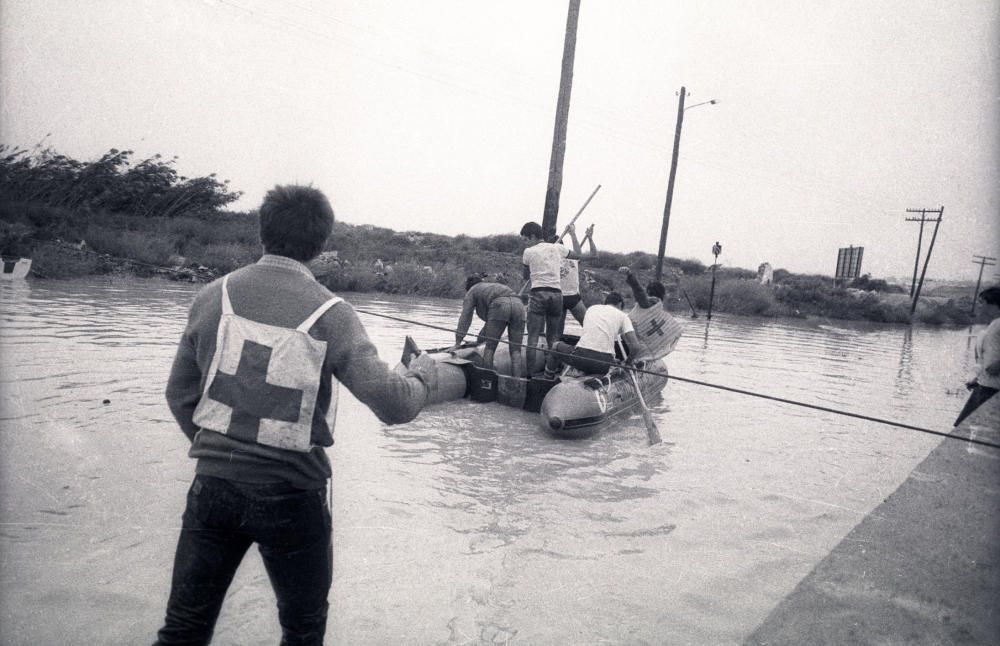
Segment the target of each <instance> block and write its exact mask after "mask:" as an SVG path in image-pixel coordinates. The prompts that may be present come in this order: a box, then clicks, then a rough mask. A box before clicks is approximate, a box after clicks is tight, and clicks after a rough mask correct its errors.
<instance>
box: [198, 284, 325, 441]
mask: <svg viewBox="0 0 1000 646" xmlns="http://www.w3.org/2000/svg"><path fill="white" fill-rule="evenodd" d="M228 282H229V276H228V275H227V276H226V277H225V278H223V279H222V318H221V319H220V320H219V330H218V334H217V335H216V342H215V356H213V357H212V363H211V366H210V367H209V369H208V378H207V379H206V380H205V388H204V390H203V391H202V393H201V400H200V401H199V402H198V406H197V407H196V408H195V411H194V418H193V419H194V423H195V424H197V425H198V426H200V427H201V428H203V429H209V430H212V431H216V432H218V433H223V434H226V435H229V436H231V437H233V438H235V439H238V440H242V441H245V442H255V443H257V444H263V445H265V446H273V447H277V448H280V449H288V450H292V451H301V452H307V451H309V450H310V449H311V448H312V447H313V446H314V445H315V442H314V441H313V437H312V421H313V414H314V412H315V408H316V397H317V394H318V392H319V385H320V376H321V374H322V370H323V361H324V359H325V358H326V341H320V340H318V339H314V338H313V337H311V336H309V329H310V328H311V327H312V326H313V325H314V324H315V323H316V321H317V320H319V318H320V317H321V316H323V314H325V313H326V311H327V310H328V309H330V308H331V307H333V306H334V305H336V304H337V303H339V302H341V300H343V299H341V298H340V297H337V296H334V297H333V298H331V299H330V300H328V301H326V302H325V303H323V304H322V305H320V306H319V308H317V309H316V311H314V312H313V313H312V314H311V315H310V316H309V318H307V319H306V320H305V321H303V322H302V324H301V325H299V326H298V327H297V328H295V329H292V328H286V327H280V326H275V325H266V324H264V323H258V322H257V321H252V320H250V319H247V318H243V317H241V316H237V315H236V314H235V313H234V312H233V305H232V302H231V301H230V300H229V289H228ZM336 415H337V380H336V379H333V378H332V382H331V393H330V408H329V410H328V411H327V414H326V421H327V425H328V427H329V429H330V433H331V434H332V433H333V426H334V422H335V420H336Z"/></svg>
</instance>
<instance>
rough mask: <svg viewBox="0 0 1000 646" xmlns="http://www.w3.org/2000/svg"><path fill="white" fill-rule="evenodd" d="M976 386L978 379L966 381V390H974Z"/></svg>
mask: <svg viewBox="0 0 1000 646" xmlns="http://www.w3.org/2000/svg"><path fill="white" fill-rule="evenodd" d="M975 387H976V380H975V379H973V380H972V381H967V382H965V389H966V390H972V389H973V388H975Z"/></svg>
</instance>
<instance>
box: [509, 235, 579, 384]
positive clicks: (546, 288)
mask: <svg viewBox="0 0 1000 646" xmlns="http://www.w3.org/2000/svg"><path fill="white" fill-rule="evenodd" d="M521 237H522V238H524V239H525V240H527V241H528V243H529V245H530V246H529V247H528V248H526V249H525V250H524V254H523V255H522V257H521V262H522V263H524V280H525V281H530V282H531V291H530V292H529V297H528V300H527V301H526V303H527V305H528V344H527V345H528V348H527V350H525V363H526V365H527V366H528V372H529V374H530V371H531V369H532V367H533V366H534V361H535V353H536V352H537V350H536V345H537V344H538V337H539V336H541V335H542V334H543V333H544V334H545V340H546V342H547V343H548V347H549V348H552V347H553V346H554V345H555V343H556V341H558V340H559V335H560V334H561V332H562V319H563V316H565V311H564V310H563V303H562V279H561V277H560V269H561V267H562V261H563V259H564V258H571V259H577V260H578V259H579V258H580V255H579V254H577V253H575V252H573V251H570V250H569V249H567V248H566V247H564V246H563V245H561V244H558V243H553V242H545V234H544V233H543V231H542V226H541V225H540V224H538V223H537V222H527V223H525V225H524V226H523V227H521ZM524 298H525V297H524V295H522V300H524ZM557 366H558V360H557V359H556V357H554V356H553V355H552V354H548V355H547V356H546V358H545V378H547V379H554V378H555V376H556V368H557Z"/></svg>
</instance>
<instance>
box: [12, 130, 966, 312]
mask: <svg viewBox="0 0 1000 646" xmlns="http://www.w3.org/2000/svg"><path fill="white" fill-rule="evenodd" d="M131 154H132V152H131V151H117V150H112V151H109V152H108V153H107V154H105V155H103V156H102V157H100V158H99V159H98V160H96V161H93V162H77V161H75V160H71V159H68V158H66V157H64V156H61V155H56V154H55V153H54V152H52V151H48V150H45V151H42V152H36V153H34V154H29V153H27V152H26V151H23V150H20V149H11V148H10V147H7V146H3V145H0V195H2V196H3V197H2V198H0V253H2V254H4V255H8V256H30V257H32V258H33V259H34V262H33V265H32V269H33V271H34V273H35V274H36V275H41V276H46V277H73V276H80V275H86V274H90V273H104V272H111V271H127V272H132V273H139V274H144V273H163V269H162V268H164V267H170V268H173V269H171V270H170V271H174V273H173V274H168V275H178V276H181V277H184V278H185V279H190V280H206V279H210V278H212V277H213V276H216V275H220V274H222V273H225V272H228V271H231V270H232V269H235V268H237V267H240V266H243V265H246V264H249V263H251V262H253V261H254V260H256V258H257V257H258V256H259V255H260V252H261V249H260V244H259V242H258V238H257V218H256V216H255V214H253V213H236V212H228V211H223V210H221V207H222V206H224V205H226V204H229V203H231V202H232V201H233V200H235V199H236V198H237V197H238V196H239V195H240V194H239V193H238V192H230V191H229V189H228V187H227V184H226V182H221V183H220V182H218V181H217V180H216V179H215V177H214V175H210V176H209V177H203V178H193V179H189V178H187V177H183V176H179V175H178V173H177V172H176V170H175V169H174V165H175V161H176V158H174V159H171V160H169V161H164V160H163V159H162V158H161V157H160V156H154V157H152V158H150V159H147V160H143V161H141V162H138V163H135V164H134V163H132V162H131ZM523 248H524V246H523V242H522V241H521V239H520V237H519V236H518V235H516V234H513V233H508V234H497V235H491V236H486V237H482V238H472V237H469V236H464V235H460V236H454V237H452V236H445V235H439V234H432V233H414V232H405V233H401V232H397V231H393V230H391V229H386V228H382V227H374V226H370V225H351V224H347V223H344V222H339V221H338V222H337V223H336V224H335V226H334V231H333V235H332V236H331V238H330V240H329V242H328V244H327V245H326V249H327V250H331V251H332V250H336V251H337V252H338V254H339V259H340V261H339V263H338V267H337V269H336V270H335V271H331V272H329V273H327V274H326V275H325V276H323V277H322V280H323V282H324V283H325V284H327V285H328V286H329V287H331V288H332V289H334V290H336V291H358V292H373V291H377V292H385V293H391V294H417V295H423V296H441V297H447V298H459V297H461V296H462V295H463V292H464V290H463V285H464V279H465V276H466V275H468V274H473V273H480V274H484V275H486V276H488V277H489V278H490V279H491V280H496V281H499V282H503V283H506V284H507V285H509V286H510V287H512V288H513V289H515V290H519V289H520V288H521V284H522V278H521V275H522V274H521V256H520V252H521V251H522V249H523ZM621 266H629V267H631V268H632V270H633V271H634V272H636V273H637V274H638V275H639V277H640V281H641V282H642V283H646V282H647V281H649V280H650V279H651V278H652V276H653V272H654V271H655V266H656V257H655V256H654V255H652V254H649V253H644V252H638V251H636V252H632V253H628V254H621V253H613V252H607V251H602V252H599V253H597V254H596V255H595V256H588V257H587V259H586V260H585V261H583V262H581V264H580V269H581V275H580V288H581V292H582V294H583V299H584V302H585V303H587V304H588V305H590V304H594V303H599V302H602V301H603V299H604V296H605V295H606V294H607V293H608V292H609V291H611V290H617V291H619V292H622V293H625V294H627V293H628V291H629V290H628V287H627V286H626V285H625V282H624V278H623V277H622V276H621V274H619V273H618V271H617V270H618V268H619V267H621ZM180 269H182V271H177V270H180ZM755 278H756V273H755V272H753V271H750V270H747V269H741V268H730V267H721V268H719V269H718V271H717V274H716V279H717V280H716V286H715V299H714V303H713V311H714V312H719V313H727V314H736V315H747V316H821V317H825V318H840V319H865V320H874V321H881V322H905V321H907V320H908V318H909V303H908V301H907V300H906V299H905V298H903V299H902V300H900V299H899V298H887V294H888V295H889V296H897V297H900V296H903V295H902V294H892V293H891V292H900V291H903V290H902V289H901V288H898V287H895V286H892V285H889V284H887V283H886V282H885V281H882V280H878V279H871V277H869V276H863V277H862V278H859V279H858V280H856V281H855V282H854V283H853V284H852V285H851V286H850V289H845V288H843V287H839V286H837V285H836V284H835V283H834V281H833V279H832V278H830V277H826V276H811V275H798V274H792V273H790V272H788V271H785V270H783V269H777V270H775V271H774V283H773V284H772V285H769V286H764V285H760V284H759V283H758V282H757V281H756V280H755ZM663 282H664V283H665V284H666V285H667V288H668V298H667V300H666V305H667V307H668V308H670V309H671V310H674V311H677V312H679V313H683V312H689V311H690V307H689V305H688V298H689V299H690V300H691V302H692V304H693V305H694V306H695V307H696V308H697V309H698V310H700V311H704V310H706V309H707V308H708V301H709V294H710V291H711V271H710V269H709V268H707V267H706V266H705V265H704V264H703V263H702V262H701V261H699V260H696V259H677V258H667V259H666V262H665V263H664V276H663ZM685 294H686V297H685ZM970 303H971V301H970V300H969V299H964V300H962V299H958V300H947V299H922V301H921V304H920V307H919V308H918V309H917V313H916V315H917V319H918V320H921V321H924V322H927V323H933V324H967V323H968V322H969V315H968V313H967V311H968V309H969V305H970ZM981 316H982V315H980V318H981Z"/></svg>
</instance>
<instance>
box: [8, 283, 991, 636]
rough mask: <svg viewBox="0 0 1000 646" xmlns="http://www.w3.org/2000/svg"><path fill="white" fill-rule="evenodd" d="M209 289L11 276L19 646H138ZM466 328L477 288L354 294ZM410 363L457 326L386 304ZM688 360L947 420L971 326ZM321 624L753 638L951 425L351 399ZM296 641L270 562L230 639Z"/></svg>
mask: <svg viewBox="0 0 1000 646" xmlns="http://www.w3.org/2000/svg"><path fill="white" fill-rule="evenodd" d="M195 289H196V288H195V287H194V286H189V285H180V284H174V283H168V282H161V281H143V280H136V279H128V280H124V279H88V280H76V281H67V282H63V281H28V282H20V283H3V284H0V296H2V301H0V306H2V325H0V352H2V365H3V371H2V375H0V379H2V382H0V383H2V391H0V395H2V399H0V404H2V406H0V421H2V430H0V486H2V488H0V643H3V644H25V645H28V644H31V645H35V644H61V643H86V644H141V643H150V642H152V640H153V637H154V634H155V631H156V629H157V628H158V627H159V625H160V621H161V619H162V616H163V611H164V607H165V602H166V595H167V592H168V586H169V579H170V568H171V564H172V560H173V550H174V546H175V543H176V539H177V533H178V525H179V519H180V515H181V511H182V509H183V504H184V496H185V492H186V490H187V487H188V485H189V482H190V479H191V477H192V474H193V469H194V465H193V461H192V460H190V459H189V458H187V456H186V449H187V440H186V438H185V437H184V436H183V434H182V433H181V432H180V430H178V429H177V427H176V425H175V423H174V422H173V420H172V418H171V416H170V413H169V411H168V409H167V406H166V404H165V402H164V399H163V394H162V393H163V388H164V385H165V382H166V378H167V374H168V372H169V368H170V362H171V359H172V356H173V352H174V346H175V344H176V342H177V340H178V338H179V336H180V334H181V330H182V328H183V325H184V319H185V313H186V309H187V305H188V303H189V302H190V300H191V298H192V296H193V294H194V292H195ZM347 296H348V300H350V301H351V302H352V303H353V304H354V305H355V306H356V307H357V308H358V309H360V310H365V311H369V312H376V313H384V314H389V315H392V316H400V317H403V318H407V319H414V320H417V321H420V322H423V323H429V324H433V325H438V326H442V327H445V328H450V327H452V326H453V324H454V322H455V320H456V319H457V315H458V302H457V301H447V300H431V301H426V300H424V301H420V300H417V299H413V298H394V297H393V298H390V297H385V296H362V295H347ZM361 317H362V320H363V321H364V323H365V325H366V326H367V328H368V330H369V333H370V335H371V337H372V339H373V340H374V342H375V343H376V345H377V346H378V348H379V352H380V354H381V355H382V356H383V358H384V359H386V360H387V361H388V362H389V363H390V364H394V363H396V361H397V360H398V357H399V353H400V351H401V349H402V342H403V337H404V335H406V334H411V335H412V336H414V337H415V338H416V340H417V341H418V343H419V344H420V345H422V346H423V347H432V346H444V345H448V344H449V343H450V342H451V340H452V338H453V337H452V336H451V335H449V334H448V333H446V332H443V331H440V330H434V329H428V328H421V327H418V326H415V325H412V324H408V323H402V322H398V321H391V320H387V319H383V318H379V317H376V316H372V315H370V314H362V315H361ZM684 320H685V321H686V331H685V335H684V337H683V338H682V339H681V341H680V343H679V345H678V347H677V350H676V351H675V352H674V353H673V354H671V355H670V356H669V357H668V366H669V368H670V370H671V373H672V374H674V375H676V376H679V377H687V378H690V379H696V380H699V381H705V382H710V383H716V384H721V385H726V386H733V387H737V388H742V389H745V390H751V391H755V392H760V393H765V394H770V395H776V396H779V397H784V398H787V399H793V400H800V401H803V402H808V403H813V404H818V405H821V406H825V407H828V408H834V409H844V410H848V411H852V412H856V413H860V414H864V415H869V416H874V417H879V418H886V419H890V420H897V421H901V422H904V423H908V424H912V425H917V426H921V427H926V428H931V429H936V430H942V431H948V430H950V427H951V422H952V420H953V419H954V417H955V415H956V413H957V411H958V410H959V409H960V408H961V406H962V403H963V401H964V396H965V390H964V388H963V387H962V383H963V382H962V377H963V374H964V372H965V369H966V368H967V366H968V365H969V363H970V361H971V352H972V351H971V344H970V334H974V333H975V332H977V331H978V330H970V329H968V328H962V329H954V328H953V329H931V328H921V327H916V328H914V329H912V330H911V329H910V328H907V327H902V326H878V325H861V324H853V323H846V322H839V321H826V322H817V321H809V322H804V321H772V320H758V319H748V318H736V317H726V316H725V315H720V314H718V313H717V314H716V318H715V319H714V320H713V321H711V322H710V323H709V322H707V321H705V319H704V315H702V318H699V319H693V320H692V319H689V318H685V319H684ZM341 401H342V403H341V409H340V413H339V418H338V423H337V429H336V434H335V437H336V444H335V446H334V447H333V448H332V449H331V450H330V455H331V458H332V461H333V466H334V475H333V493H332V506H333V517H334V531H335V536H334V554H335V556H334V584H333V589H332V591H331V594H330V603H331V611H330V620H329V625H328V630H327V641H328V643H337V644H352V645H358V644H360V645H364V644H372V645H377V644H507V643H509V644H738V643H740V642H741V641H742V640H743V639H744V638H745V637H746V636H747V635H748V634H749V633H751V632H752V631H753V629H754V628H755V627H756V626H757V625H758V624H759V623H760V622H761V621H762V620H763V619H764V618H765V617H766V616H767V614H768V613H769V612H770V610H771V609H772V608H773V607H774V606H775V605H776V604H777V603H778V602H780V601H781V599H782V598H783V597H784V596H785V595H787V594H788V593H789V592H790V591H791V590H792V589H793V588H794V586H795V585H796V584H797V583H798V582H799V581H800V580H801V579H802V578H803V577H804V576H805V575H807V574H808V573H809V571H810V570H811V569H812V568H813V566H814V565H815V564H816V563H817V562H818V561H819V560H820V559H822V558H823V557H824V556H826V554H827V553H828V552H829V551H830V550H831V549H832V548H833V547H834V546H835V545H836V544H837V543H838V542H839V541H840V540H841V539H842V538H843V537H844V535H845V534H847V532H849V531H850V530H851V529H852V528H853V527H854V526H855V525H856V524H857V523H858V522H860V521H861V520H862V518H864V517H865V516H866V515H867V514H868V513H869V512H871V510H872V509H873V508H875V507H876V506H877V505H878V504H879V503H881V502H882V500H884V499H885V498H886V497H887V496H888V495H889V494H890V493H892V492H893V491H894V490H895V489H896V488H897V487H898V486H899V485H900V483H902V481H903V480H905V478H906V477H907V475H908V474H909V473H910V471H911V470H912V469H913V468H914V466H916V465H917V464H918V463H919V462H920V461H921V460H922V459H923V458H924V457H925V456H926V455H927V454H928V453H929V452H930V451H931V449H933V448H934V447H935V446H936V445H937V444H938V443H939V442H941V441H942V439H941V438H940V437H936V436H932V435H927V434H922V433H917V432H913V431H908V430H903V429H899V428H893V427H890V426H886V425H883V424H878V423H874V422H869V421H863V420H859V419H855V418H850V417H843V416H839V415H835V414H832V413H825V412H819V411H815V410H809V409H805V408H800V407H795V406H791V405H788V404H780V403H775V402H772V401H767V400H763V399H757V398H753V397H748V396H746V395H741V394H736V393H730V392H725V391H720V390H716V389H711V388H708V387H705V386H701V385H694V384H688V383H682V382H679V381H672V382H671V383H670V384H669V385H668V386H667V388H666V389H665V390H664V392H663V396H662V398H657V399H654V400H652V401H650V402H649V403H650V406H651V408H652V409H653V416H654V419H655V420H656V423H657V425H658V427H659V429H660V431H661V433H662V435H663V438H664V443H663V444H661V445H658V446H654V447H649V446H648V445H647V443H646V441H645V437H646V435H645V429H644V426H643V422H642V418H641V417H640V416H638V415H637V414H634V415H632V417H631V418H626V419H622V418H619V419H618V420H617V421H616V422H615V424H614V425H613V426H609V427H607V428H605V429H603V430H602V431H601V432H600V433H598V434H597V435H596V436H594V437H593V438H591V439H587V440H576V441H566V440H557V439H554V438H552V437H550V436H548V435H546V433H545V432H544V431H543V430H542V428H541V427H540V425H539V423H538V420H537V416H535V415H532V414H529V413H525V412H522V411H515V410H511V409H508V408H504V407H502V406H500V405H498V404H487V405H483V404H473V403H471V402H465V401H462V402H451V403H447V404H443V405H440V406H437V407H433V408H431V409H428V410H426V411H424V412H423V413H422V414H421V415H420V416H419V417H418V418H417V419H416V420H414V421H413V422H411V423H409V424H404V425H399V426H392V427H385V426H383V425H382V424H380V423H379V422H378V421H377V419H376V418H375V417H374V415H372V414H371V413H370V412H369V411H368V410H367V409H365V408H364V407H363V406H362V405H360V404H359V403H358V402H357V401H356V400H354V399H353V398H352V397H351V396H350V395H349V394H348V393H347V392H346V391H342V399H341ZM278 640H279V629H278V624H277V612H276V609H275V604H274V596H273V593H272V592H271V590H270V586H269V584H268V580H267V576H266V573H265V572H264V569H263V567H262V566H261V564H260V559H259V557H258V556H257V554H256V553H255V552H253V551H251V552H250V553H249V554H248V556H247V558H246V559H245V561H244V563H243V565H242V566H241V569H240V571H239V573H238V574H237V577H236V580H235V581H234V583H233V585H232V588H231V590H230V594H229V596H228V598H227V600H226V603H225V606H224V608H223V614H222V616H221V618H220V620H219V624H218V627H217V630H216V638H215V642H213V643H216V644H233V645H237V644H238V645H246V646H252V645H255V644H274V643H277V642H278Z"/></svg>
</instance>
